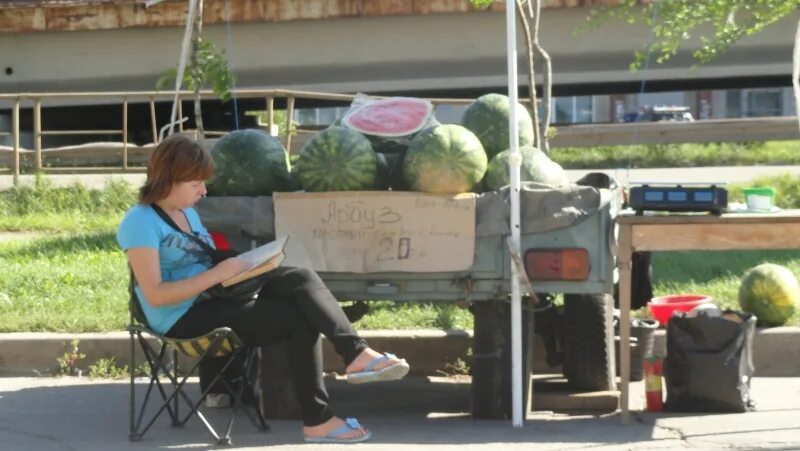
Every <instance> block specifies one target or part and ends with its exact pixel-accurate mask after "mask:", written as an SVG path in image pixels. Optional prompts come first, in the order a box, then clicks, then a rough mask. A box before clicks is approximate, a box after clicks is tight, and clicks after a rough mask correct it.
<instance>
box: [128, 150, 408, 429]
mask: <svg viewBox="0 0 800 451" xmlns="http://www.w3.org/2000/svg"><path fill="white" fill-rule="evenodd" d="M213 168H214V167H213V161H212V159H211V156H210V155H209V153H208V152H207V151H205V150H204V149H203V148H202V147H201V146H200V145H199V144H197V143H196V142H194V141H192V140H190V139H188V138H185V137H183V136H180V135H173V136H171V137H169V138H167V139H165V140H164V141H162V142H161V143H160V144H159V145H158V146H157V147H156V148H155V150H154V151H153V154H152V155H151V157H150V161H149V163H148V167H147V181H146V182H145V184H144V186H142V188H141V189H140V192H139V203H138V204H137V205H135V206H134V207H132V208H131V209H130V210H129V211H128V212H127V213H126V214H125V217H124V219H123V220H122V223H121V224H120V226H119V229H118V231H117V241H118V243H119V245H120V247H121V248H122V249H123V250H124V251H125V253H126V255H127V258H128V261H129V262H130V266H131V268H132V269H133V273H134V276H135V280H136V282H137V283H136V287H135V292H136V295H137V297H138V300H139V302H140V304H141V306H142V309H143V310H144V313H145V316H146V318H147V321H148V323H149V327H150V328H152V329H153V330H154V331H156V332H159V333H161V334H163V335H165V336H169V337H174V338H192V337H196V336H199V335H203V334H205V333H207V332H209V331H211V330H212V329H215V328H217V327H229V328H231V329H232V330H233V331H234V332H235V333H236V334H237V335H238V336H239V337H240V338H241V339H242V341H244V343H245V344H247V345H252V346H264V345H272V344H275V343H278V342H281V341H283V340H289V341H290V343H291V345H290V346H291V348H290V349H291V355H292V358H291V370H292V377H293V378H294V384H295V387H296V390H297V398H298V400H299V402H300V405H301V407H302V412H303V435H304V438H305V440H306V441H308V442H333V443H355V442H361V441H364V440H367V439H368V438H369V437H370V432H369V431H368V430H367V429H366V428H364V427H363V426H361V425H360V424H358V421H356V420H354V419H348V420H347V421H345V420H343V419H342V418H339V417H337V416H335V415H334V414H333V412H332V411H331V409H330V407H329V406H328V401H329V397H328V393H327V392H326V390H325V384H324V382H323V378H322V376H323V368H322V357H321V355H319V353H315V352H314V348H315V344H316V343H317V342H318V340H319V335H320V333H321V334H323V335H325V336H326V337H327V338H328V339H329V340H330V341H331V343H332V344H333V346H334V348H335V349H336V352H337V353H338V354H339V355H340V356H342V358H343V359H344V363H345V365H346V370H345V371H346V374H347V379H348V381H349V382H351V383H361V382H372V381H385V380H396V379H400V378H402V377H404V376H405V375H406V374H407V373H408V369H409V366H408V364H407V363H406V361H405V360H402V359H398V358H397V357H395V356H393V355H391V354H388V353H385V354H380V353H378V352H376V351H375V350H373V349H372V348H370V347H369V346H368V345H367V343H366V341H365V340H364V339H363V338H361V337H359V336H358V334H357V333H356V332H355V331H354V330H353V327H352V326H351V324H350V322H349V321H348V319H347V317H346V316H345V314H344V312H343V311H342V309H341V307H340V306H339V304H338V302H337V301H336V299H335V298H334V297H333V295H332V294H331V292H330V291H329V290H328V289H327V287H326V286H325V285H324V283H323V282H322V280H321V279H320V277H319V276H318V275H317V274H316V273H315V272H314V271H312V270H307V269H302V268H292V267H280V268H278V269H277V270H275V271H273V272H272V273H271V275H270V276H269V277H268V278H267V280H266V282H265V283H264V285H263V287H262V289H261V291H260V293H259V295H258V296H257V297H256V298H254V299H251V300H247V301H228V300H219V299H218V300H214V299H212V300H203V301H202V302H196V300H197V299H198V295H200V294H201V293H202V292H204V291H206V290H207V289H209V288H211V287H212V286H215V285H217V284H219V283H221V282H222V281H224V280H227V279H229V278H231V277H233V276H235V275H237V274H239V273H241V272H243V271H244V270H245V269H246V265H245V263H244V262H242V261H241V260H239V259H238V258H235V257H234V258H228V259H226V260H224V261H222V262H220V263H218V264H217V265H212V264H211V260H210V258H209V257H208V255H207V254H206V253H205V252H203V250H202V249H201V247H200V246H198V244H197V243H195V242H194V241H193V240H191V239H189V237H187V236H185V235H184V234H183V233H180V232H178V231H177V230H175V229H173V228H172V227H171V226H170V225H168V223H167V222H166V221H165V220H164V219H162V218H161V217H160V216H159V214H157V213H156V211H155V210H154V208H153V206H154V205H155V206H158V207H160V208H161V209H162V210H163V211H164V212H165V213H166V215H168V216H169V218H171V219H172V221H173V222H174V223H175V224H176V225H177V226H178V227H179V228H180V230H181V231H182V232H185V233H187V234H194V235H195V236H198V237H200V238H201V239H203V240H204V241H206V242H207V243H208V244H211V245H212V246H213V240H212V239H211V237H210V235H209V233H208V231H207V230H206V229H205V228H204V227H203V224H202V223H201V222H200V218H199V216H198V214H197V212H196V211H195V210H194V209H193V208H192V206H193V205H194V204H195V203H196V202H197V201H199V200H200V199H201V198H202V197H204V196H205V195H206V186H205V180H206V179H208V177H209V176H210V175H211V174H212V172H213ZM204 364H207V363H205V362H204V363H201V378H203V374H204V371H203V365H204ZM205 373H207V371H206V372H205Z"/></svg>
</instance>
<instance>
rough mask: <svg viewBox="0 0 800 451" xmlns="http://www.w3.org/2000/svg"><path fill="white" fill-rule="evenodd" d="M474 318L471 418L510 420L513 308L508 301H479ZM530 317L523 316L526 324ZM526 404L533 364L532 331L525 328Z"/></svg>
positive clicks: (524, 384)
mask: <svg viewBox="0 0 800 451" xmlns="http://www.w3.org/2000/svg"><path fill="white" fill-rule="evenodd" d="M470 310H472V313H473V315H475V329H474V330H475V331H474V335H473V345H472V346H473V360H472V386H471V391H472V407H471V410H472V417H473V418H482V419H506V418H511V416H512V412H511V408H512V401H511V330H510V325H511V324H510V316H511V313H510V312H511V308H510V304H509V303H508V302H503V301H486V302H476V303H475V304H473V305H472V306H471V307H470ZM529 318H530V314H529V313H528V312H526V311H523V313H522V321H523V324H529V323H528V320H529ZM522 332H523V334H522V335H523V336H522V341H523V342H522V352H523V354H522V355H523V356H524V357H523V360H524V362H523V364H522V368H521V369H520V370H521V371H522V372H523V387H522V388H523V405H527V396H528V388H529V387H528V384H527V381H528V379H527V378H526V375H530V365H531V364H532V362H530V361H529V359H528V356H529V354H528V347H529V340H530V332H529V330H528V328H527V327H523V331H522Z"/></svg>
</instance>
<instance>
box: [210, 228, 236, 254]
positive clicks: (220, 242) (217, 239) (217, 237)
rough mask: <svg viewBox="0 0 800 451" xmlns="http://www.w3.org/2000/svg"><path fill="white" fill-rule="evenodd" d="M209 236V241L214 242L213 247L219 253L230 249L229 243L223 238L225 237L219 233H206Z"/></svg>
mask: <svg viewBox="0 0 800 451" xmlns="http://www.w3.org/2000/svg"><path fill="white" fill-rule="evenodd" d="M208 234H209V235H211V239H212V240H214V247H216V248H217V250H220V251H226V250H228V249H230V248H231V243H229V242H228V239H227V238H225V235H223V234H221V233H219V232H208Z"/></svg>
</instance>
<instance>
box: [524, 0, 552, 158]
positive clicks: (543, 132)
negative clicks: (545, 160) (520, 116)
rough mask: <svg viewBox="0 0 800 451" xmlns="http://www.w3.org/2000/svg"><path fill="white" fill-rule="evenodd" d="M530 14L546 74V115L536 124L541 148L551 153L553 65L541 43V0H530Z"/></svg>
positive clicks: (535, 46)
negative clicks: (549, 129)
mask: <svg viewBox="0 0 800 451" xmlns="http://www.w3.org/2000/svg"><path fill="white" fill-rule="evenodd" d="M528 14H529V15H530V21H531V22H532V23H533V26H532V30H531V31H532V32H533V47H534V48H535V49H536V52H537V53H538V54H539V55H540V56H541V57H542V60H543V61H544V76H543V78H542V91H543V93H542V103H543V104H544V117H543V118H542V121H541V122H540V123H538V124H536V125H538V126H539V127H540V130H539V136H541V146H539V149H540V150H541V151H542V152H544V153H546V154H549V153H550V140H549V139H548V137H547V128H548V127H549V126H550V118H551V113H552V111H551V101H550V99H551V97H552V87H553V67H552V64H551V61H550V55H549V54H548V53H547V52H546V51H545V50H544V48H543V47H542V46H541V44H540V43H539V17H540V16H541V14H542V2H541V0H534V5H531V0H528Z"/></svg>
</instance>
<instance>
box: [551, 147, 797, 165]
mask: <svg viewBox="0 0 800 451" xmlns="http://www.w3.org/2000/svg"><path fill="white" fill-rule="evenodd" d="M550 157H551V158H552V159H553V160H554V161H556V162H557V163H559V164H560V165H561V166H562V167H564V169H616V168H674V167H703V166H753V165H796V164H800V141H767V142H753V143H707V144H649V145H630V146H599V147H563V148H554V149H551V152H550Z"/></svg>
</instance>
